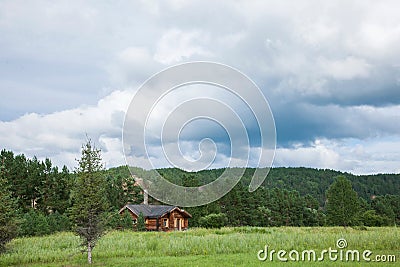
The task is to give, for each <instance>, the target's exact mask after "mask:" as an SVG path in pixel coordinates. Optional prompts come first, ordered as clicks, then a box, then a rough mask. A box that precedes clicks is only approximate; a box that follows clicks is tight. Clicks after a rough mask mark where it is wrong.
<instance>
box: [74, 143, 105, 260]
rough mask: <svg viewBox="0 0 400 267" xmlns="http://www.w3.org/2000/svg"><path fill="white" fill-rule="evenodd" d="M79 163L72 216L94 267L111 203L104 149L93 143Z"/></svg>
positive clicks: (87, 145)
mask: <svg viewBox="0 0 400 267" xmlns="http://www.w3.org/2000/svg"><path fill="white" fill-rule="evenodd" d="M78 163H79V167H78V168H77V169H76V173H77V180H76V183H75V187H74V189H73V192H72V200H73V205H72V208H71V210H70V214H71V218H72V220H73V222H74V223H75V231H76V233H77V234H78V235H79V236H80V237H81V238H82V240H83V242H82V246H84V247H86V248H87V254H88V262H89V264H91V263H92V250H93V248H94V247H95V245H96V242H97V241H98V239H99V238H100V237H101V236H102V234H103V233H104V229H105V228H104V224H105V219H104V218H105V216H103V214H104V213H105V212H106V211H107V210H108V202H107V198H106V181H105V177H104V174H103V170H104V167H103V164H102V162H101V154H100V149H97V148H95V147H94V145H93V144H92V142H91V141H90V139H89V140H88V141H87V143H86V144H85V145H83V146H82V155H81V158H80V159H79V160H78Z"/></svg>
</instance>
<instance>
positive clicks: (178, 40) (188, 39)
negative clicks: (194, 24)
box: [154, 29, 212, 64]
mask: <svg viewBox="0 0 400 267" xmlns="http://www.w3.org/2000/svg"><path fill="white" fill-rule="evenodd" d="M208 39H209V37H208V36H207V34H205V33H203V32H201V31H197V30H196V31H190V32H183V31H181V30H179V29H171V30H168V31H167V32H166V33H164V34H163V36H162V37H161V39H160V40H159V42H158V44H157V51H156V53H155V55H154V59H155V60H156V61H158V62H160V63H162V64H173V63H177V62H180V61H182V60H185V59H190V58H191V57H192V56H193V55H199V56H210V55H211V54H212V53H211V52H210V51H209V50H208V49H207V48H205V47H204V46H203V45H204V44H206V43H207V41H208Z"/></svg>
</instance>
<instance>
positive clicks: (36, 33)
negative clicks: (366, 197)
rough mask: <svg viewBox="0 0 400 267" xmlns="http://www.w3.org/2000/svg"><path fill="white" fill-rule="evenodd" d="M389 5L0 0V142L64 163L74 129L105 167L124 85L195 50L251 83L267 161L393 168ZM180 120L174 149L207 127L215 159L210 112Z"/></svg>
mask: <svg viewBox="0 0 400 267" xmlns="http://www.w3.org/2000/svg"><path fill="white" fill-rule="evenodd" d="M215 2H217V3H215ZM398 14H400V4H399V2H398V1H352V2H350V1H329V2H327V1H180V0H173V1H114V2H111V1H104V2H102V1H56V2H54V1H15V0H10V1H7V0H3V1H0V36H1V37H0V95H1V97H0V148H5V149H8V150H13V151H14V152H15V153H24V154H25V155H27V156H29V157H32V156H33V155H36V156H37V157H38V158H45V157H50V158H51V159H52V160H53V162H54V163H55V164H57V165H63V164H66V165H67V166H68V167H69V168H70V169H73V168H74V167H75V166H76V162H75V159H76V158H78V157H79V153H80V152H79V150H80V146H81V144H82V143H83V142H85V135H86V134H87V135H89V136H90V137H91V138H92V139H93V140H94V141H95V142H96V143H97V144H98V146H100V147H101V149H102V151H103V158H104V161H105V162H106V166H107V167H112V166H118V165H121V164H125V159H124V156H123V152H122V143H121V135H122V133H121V132H122V125H123V122H124V116H125V112H126V110H127V108H128V105H129V103H130V101H131V99H132V97H133V96H134V94H135V92H136V91H137V89H138V87H139V86H140V85H141V84H142V83H143V82H144V81H145V80H146V79H147V78H149V77H150V76H151V75H153V74H154V73H157V72H159V71H161V70H163V69H165V68H167V67H170V66H173V65H176V64H179V63H184V62H189V61H198V60H200V61H213V62H219V63H223V64H227V65H230V66H232V67H234V68H236V69H239V70H240V71H242V72H243V73H245V74H246V75H247V76H248V77H249V78H251V79H252V80H253V81H254V82H255V83H256V84H257V85H258V86H259V87H260V89H261V90H262V92H263V94H264V95H265V97H266V98H267V99H268V101H269V104H270V106H271V110H272V113H273V115H274V119H275V124H276V132H277V150H276V154H275V160H274V166H306V167H314V168H329V169H337V170H342V171H348V172H352V173H355V174H369V173H381V172H385V173H393V172H394V173H400V164H399V163H400V162H399V159H400V16H399V15H398ZM192 91H193V90H192ZM202 92H203V93H204V92H207V90H202ZM186 94H187V95H190V94H188V93H187V92H186ZM194 94H195V93H194ZM224 99H225V100H226V99H229V98H224ZM226 101H228V100H226ZM238 112H239V113H240V111H238ZM243 114H245V112H244V113H243ZM207 125H208V126H207ZM191 127H192V130H191V128H190V127H188V128H187V130H186V132H185V134H184V135H185V138H184V141H182V144H181V149H182V150H183V151H182V152H183V154H185V155H186V156H187V157H189V158H190V157H191V158H196V157H198V154H199V151H198V143H199V140H201V139H202V138H207V137H209V138H211V139H212V138H213V137H219V138H216V139H215V140H214V143H213V145H215V147H216V148H219V150H218V152H217V154H216V157H215V160H216V161H215V165H214V167H218V166H223V165H224V164H225V162H226V156H227V155H228V154H229V153H227V152H226V151H225V150H226V148H227V147H228V148H229V145H227V142H228V141H229V138H228V137H226V136H225V135H224V134H221V129H214V128H218V127H216V126H215V124H212V123H210V124H207V123H206V124H204V125H202V127H201V128H202V129H203V130H204V131H203V134H199V133H198V132H196V131H195V130H193V129H196V128H197V129H198V128H199V127H196V124H193V125H192V126H191ZM204 127H205V128H204ZM207 127H210V128H209V129H208V128H207ZM248 130H250V132H252V130H253V129H252V126H251V123H250V126H249V127H248ZM207 133H210V135H211V136H207ZM214 133H217V134H216V135H215V136H213V134H214ZM222 133H223V131H222ZM250 137H252V134H251V133H250ZM215 147H213V148H215ZM205 148H207V144H206V145H205ZM150 149H152V151H155V152H154V153H153V154H152V156H153V157H155V162H157V163H158V164H160V166H162V165H163V161H162V160H161V159H158V158H157V157H160V158H161V157H162V150H160V147H157V146H155V145H153V147H151V148H150ZM255 149H256V147H255ZM157 151H158V152H157ZM138 160H139V159H138ZM160 166H158V167H160Z"/></svg>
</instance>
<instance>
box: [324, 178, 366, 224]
mask: <svg viewBox="0 0 400 267" xmlns="http://www.w3.org/2000/svg"><path fill="white" fill-rule="evenodd" d="M326 196H327V204H326V213H327V214H326V215H327V219H328V222H329V223H331V224H333V225H341V226H345V227H346V226H348V225H350V224H352V223H353V220H354V217H355V215H356V214H357V212H358V210H359V209H360V202H359V201H358V196H357V192H356V191H354V190H353V188H352V186H351V182H350V181H349V180H348V179H347V178H346V177H344V176H338V177H337V178H336V180H335V182H334V183H333V184H332V185H331V186H330V187H329V188H328V190H327V192H326Z"/></svg>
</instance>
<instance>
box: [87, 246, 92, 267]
mask: <svg viewBox="0 0 400 267" xmlns="http://www.w3.org/2000/svg"><path fill="white" fill-rule="evenodd" d="M87 260H88V262H89V264H92V244H91V243H90V241H89V242H88V246H87Z"/></svg>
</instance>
